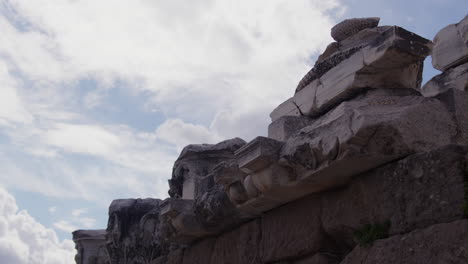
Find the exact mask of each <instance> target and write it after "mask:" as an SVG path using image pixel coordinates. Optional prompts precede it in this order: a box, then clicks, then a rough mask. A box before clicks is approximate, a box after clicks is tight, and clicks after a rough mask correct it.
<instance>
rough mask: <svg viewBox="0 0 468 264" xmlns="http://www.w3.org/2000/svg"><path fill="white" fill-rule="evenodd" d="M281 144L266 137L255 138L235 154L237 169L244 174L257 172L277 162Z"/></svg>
mask: <svg viewBox="0 0 468 264" xmlns="http://www.w3.org/2000/svg"><path fill="white" fill-rule="evenodd" d="M282 145H283V142H281V141H277V140H274V139H271V138H267V137H256V138H255V139H254V140H252V141H251V142H249V143H248V144H246V145H244V146H243V147H241V148H240V149H238V150H237V151H236V153H235V155H236V158H237V162H238V164H239V168H240V169H241V170H242V171H244V172H245V173H253V172H256V171H259V170H261V169H263V168H265V167H267V166H269V165H270V164H271V163H273V162H275V161H276V160H278V152H279V149H280V148H281V146H282Z"/></svg>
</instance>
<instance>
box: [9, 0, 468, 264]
mask: <svg viewBox="0 0 468 264" xmlns="http://www.w3.org/2000/svg"><path fill="white" fill-rule="evenodd" d="M467 10H468V3H467V2H466V0H416V1H408V0H405V1H402V0H397V1H384V0H219V1H216V0H199V1H190V0H166V1H164V0H0V262H1V263H11V264H18V263H20V264H23V263H24V264H26V263H60V264H62V263H73V255H74V249H73V243H72V242H71V241H70V238H71V235H70V231H72V230H74V229H78V228H80V229H94V228H105V227H106V223H107V222H106V221H107V206H108V205H109V204H110V202H111V201H112V200H113V199H116V198H131V197H142V198H143V197H157V198H164V197H166V196H167V189H168V186H167V179H168V178H169V177H170V175H171V169H172V163H173V162H174V160H175V159H176V158H177V156H178V153H179V151H180V150H181V148H182V147H183V146H185V145H187V144H190V143H215V142H217V141H220V140H223V139H227V138H232V137H236V136H239V137H242V138H244V139H245V140H250V139H252V138H253V137H255V136H257V135H265V134H266V131H267V125H268V123H269V117H268V114H269V113H270V112H271V110H273V109H274V107H275V106H277V105H278V104H279V103H281V102H282V101H284V100H286V99H287V98H289V97H290V96H292V95H293V93H294V89H295V86H296V84H297V82H298V81H299V80H300V78H301V77H302V76H303V75H304V74H305V73H306V72H307V71H308V70H309V69H310V68H311V65H313V63H314V61H315V59H316V57H317V55H318V54H319V53H320V52H321V51H323V49H324V48H325V47H326V45H327V44H328V43H330V42H331V38H330V36H329V32H330V28H331V27H332V26H333V25H334V24H336V23H337V22H339V21H341V20H342V19H344V18H349V17H364V16H379V17H381V25H400V26H403V27H405V28H407V29H408V30H411V31H413V32H416V33H418V34H420V35H422V36H424V37H426V38H429V39H432V38H433V37H434V35H435V33H436V32H437V31H438V30H439V29H441V28H442V27H444V26H445V25H447V24H450V23H455V22H457V21H459V20H460V19H462V18H463V16H464V15H466V11H467ZM431 68H432V67H431V65H430V59H429V60H427V61H426V69H425V73H424V76H425V80H427V79H428V78H430V77H431V76H433V75H435V74H437V71H436V70H433V69H431Z"/></svg>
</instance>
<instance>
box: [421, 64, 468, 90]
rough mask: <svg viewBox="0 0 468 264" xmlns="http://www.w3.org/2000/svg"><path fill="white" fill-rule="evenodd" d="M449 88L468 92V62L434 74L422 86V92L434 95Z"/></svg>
mask: <svg viewBox="0 0 468 264" xmlns="http://www.w3.org/2000/svg"><path fill="white" fill-rule="evenodd" d="M449 89H457V90H460V91H465V92H468V63H465V64H462V65H459V66H457V67H454V68H450V69H448V70H446V71H445V72H443V73H441V74H439V75H436V76H434V77H433V78H432V79H431V80H430V81H429V82H427V83H426V84H425V85H424V86H423V87H422V88H421V93H422V94H423V95H424V96H427V97H433V96H436V95H438V94H440V93H443V92H445V91H447V90H449Z"/></svg>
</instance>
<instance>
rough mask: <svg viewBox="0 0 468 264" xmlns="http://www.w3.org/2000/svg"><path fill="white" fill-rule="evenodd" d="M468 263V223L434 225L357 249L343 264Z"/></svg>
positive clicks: (461, 221)
mask: <svg viewBox="0 0 468 264" xmlns="http://www.w3.org/2000/svg"><path fill="white" fill-rule="evenodd" d="M355 263H360V264H374V263H379V264H394V263H405V264H420V263H424V264H441V263H453V264H465V263H468V220H460V221H455V222H452V223H447V224H438V225H433V226H431V227H429V228H426V229H422V230H415V231H413V232H411V233H409V234H405V235H398V236H393V237H390V238H388V239H382V240H377V241H375V243H374V245H373V246H372V247H370V248H366V247H360V246H358V247H356V248H355V249H354V250H353V251H352V252H351V253H350V254H349V255H348V256H347V257H346V258H345V259H344V260H343V262H341V264H355Z"/></svg>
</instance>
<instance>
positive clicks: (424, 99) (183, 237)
mask: <svg viewBox="0 0 468 264" xmlns="http://www.w3.org/2000/svg"><path fill="white" fill-rule="evenodd" d="M378 23H379V18H362V19H349V20H345V21H343V22H342V23H340V24H338V25H336V26H335V27H334V28H333V29H332V36H333V38H334V39H335V40H336V42H333V43H331V44H330V45H328V47H327V48H326V50H325V51H324V53H323V54H322V55H320V56H319V58H318V60H317V62H316V64H315V65H314V67H313V68H312V69H311V70H310V71H309V72H308V73H307V74H306V75H305V76H304V78H303V79H302V80H301V81H300V83H299V85H298V86H297V88H296V91H295V93H294V95H293V97H291V98H290V99H288V100H286V101H285V102H284V103H282V104H280V105H279V106H278V107H277V108H276V109H275V110H273V112H272V113H271V115H270V117H271V119H272V123H271V124H270V126H269V127H268V137H257V138H255V139H253V140H252V141H250V142H245V141H244V140H242V139H239V138H235V139H230V140H226V141H223V142H220V143H218V144H213V145H210V144H202V145H189V146H187V147H185V148H184V149H183V150H182V152H181V154H180V156H179V158H178V159H177V160H176V161H175V163H174V168H173V172H172V177H171V179H170V180H169V196H170V197H169V198H167V199H165V200H159V199H121V200H115V201H114V202H113V203H112V204H111V206H110V208H109V223H108V226H107V230H106V231H104V230H79V231H75V232H74V233H73V235H74V241H75V243H76V248H77V251H78V254H77V257H76V262H77V263H78V264H88V263H89V264H91V263H94V264H102V263H111V264H220V263H229V264H245V263H252V264H257V263H258V264H262V263H276V264H280V263H282V264H306V263H312V264H314V263H315V264H327V263H328V264H338V263H343V264H357V263H460V264H462V263H463V264H464V263H468V240H467V237H468V225H467V224H468V222H467V220H463V219H465V218H467V217H468V176H467V175H468V113H467V111H466V106H467V105H468V93H467V91H468V89H467V87H468V66H467V65H468V61H467V58H468V16H467V17H465V18H464V19H463V20H462V21H460V22H459V23H457V24H454V25H449V26H447V27H446V28H444V29H442V30H441V31H440V32H439V33H438V34H437V35H436V37H435V38H434V43H432V42H431V41H429V40H427V39H424V38H422V37H420V36H418V35H416V34H414V33H411V32H408V31H406V30H405V29H403V28H400V27H397V26H378ZM429 54H431V56H432V58H433V65H434V67H435V68H437V69H441V70H443V72H442V73H441V74H440V75H438V76H435V77H434V78H433V79H432V80H430V81H429V82H428V83H426V84H425V85H424V86H423V87H421V79H422V78H421V76H422V69H423V61H424V59H425V58H426V57H427V56H428V55H429ZM384 223H385V224H384ZM363 241H367V242H366V243H368V244H363V243H364V242H363Z"/></svg>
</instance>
